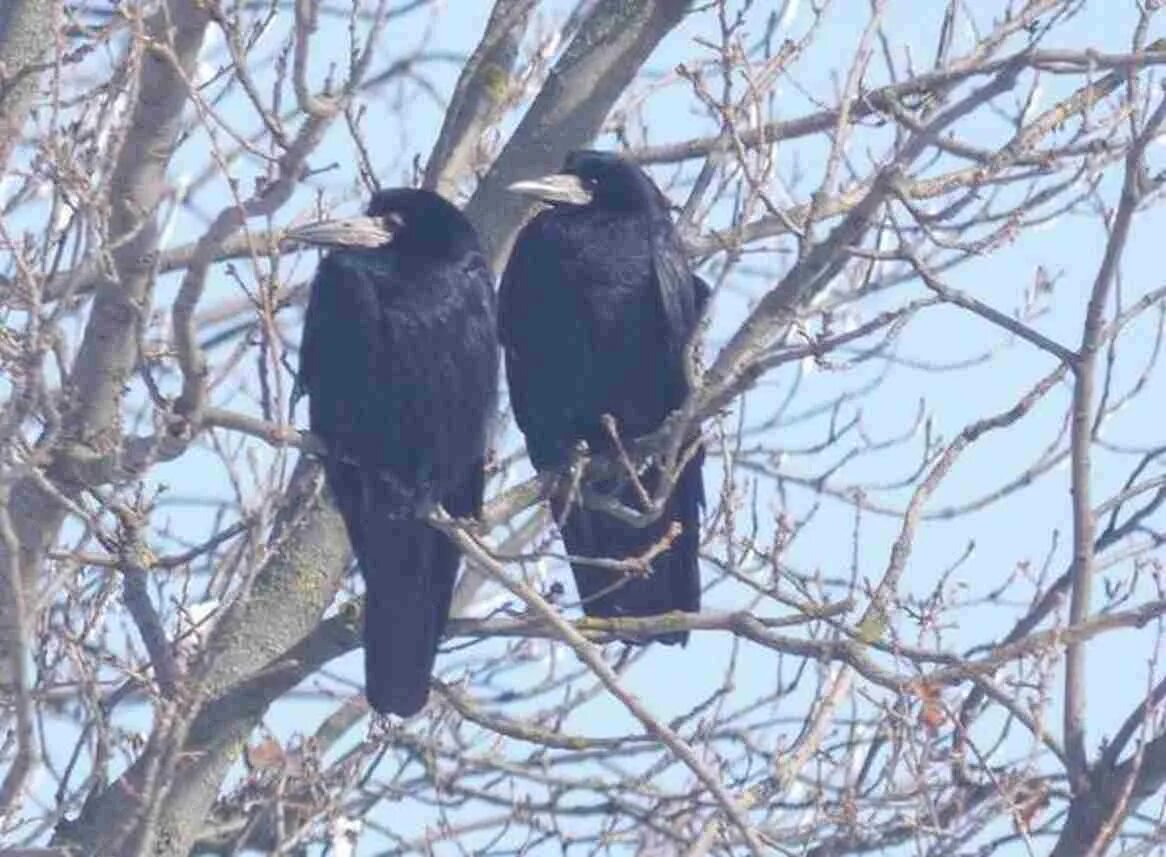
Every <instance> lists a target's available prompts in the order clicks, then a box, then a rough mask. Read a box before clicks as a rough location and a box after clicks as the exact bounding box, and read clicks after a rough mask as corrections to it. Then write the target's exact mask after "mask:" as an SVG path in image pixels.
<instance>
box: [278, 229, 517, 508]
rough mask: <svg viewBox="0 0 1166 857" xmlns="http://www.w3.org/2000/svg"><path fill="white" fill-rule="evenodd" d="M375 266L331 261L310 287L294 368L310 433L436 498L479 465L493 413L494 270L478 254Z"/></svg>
mask: <svg viewBox="0 0 1166 857" xmlns="http://www.w3.org/2000/svg"><path fill="white" fill-rule="evenodd" d="M371 255H372V254H369V253H367V252H361V251H356V252H352V251H343V252H333V253H331V254H330V255H329V256H328V257H327V258H326V259H325V260H324V261H323V262H322V263H321V265H320V270H319V272H318V273H317V276H316V280H315V282H314V283H313V287H312V296H311V303H310V305H309V308H308V313H307V316H306V318H305V336H304V344H303V353H302V356H301V367H302V368H301V374H302V375H303V376H304V377H305V382H306V386H307V388H308V390H307V392H308V393H309V395H310V397H311V398H310V416H311V426H312V430H313V431H314V432H318V433H319V434H320V435H321V437H322V439H323V440H324V442H325V444H326V445H327V446H328V448H329V450H330V451H333V450H334V451H335V453H336V454H339V455H341V456H343V457H346V458H350V459H352V460H354V461H356V462H359V463H361V464H364V465H367V466H372V467H377V468H385V469H387V470H388V471H389V472H390V473H392V474H394V475H396V476H397V477H398V479H399V481H400V482H401V483H402V484H403V485H405V486H412V487H418V486H420V487H423V488H426V489H427V490H429V491H431V492H432V494H433V495H434V498H437V497H440V495H441V493H442V492H443V491H445V490H449V489H450V488H452V487H454V486H456V485H457V484H458V483H459V482H460V480H461V479H462V476H463V474H464V471H465V468H466V467H467V466H468V465H469V464H470V463H471V462H472V461H474V460H476V459H480V458H481V457H482V455H483V453H484V449H485V443H486V437H485V429H486V424H487V422H488V419H489V415H490V414H491V413H492V411H493V409H494V406H495V401H496V395H497V369H498V355H497V347H496V344H495V338H494V314H495V311H494V295H493V289H492V285H491V277H490V273H489V269H488V268H487V267H486V263H485V260H484V258H482V256H481V254H480V253H476V252H475V253H473V254H468V255H466V256H465V257H463V258H461V259H459V260H456V262H447V263H444V264H437V263H426V264H418V263H416V262H413V263H410V264H402V263H401V261H400V260H399V259H396V258H394V257H392V256H391V255H390V254H380V255H381V256H382V257H385V258H382V259H380V260H376V259H370V258H369V257H370V256H371ZM412 499H414V500H416V499H420V497H414V498H412Z"/></svg>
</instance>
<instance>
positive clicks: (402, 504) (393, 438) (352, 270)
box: [288, 188, 499, 716]
mask: <svg viewBox="0 0 1166 857" xmlns="http://www.w3.org/2000/svg"><path fill="white" fill-rule="evenodd" d="M288 237H289V238H292V239H294V240H297V241H302V242H305V243H309V244H317V245H321V246H326V247H332V248H334V249H332V251H331V252H329V253H328V254H327V255H326V256H325V257H324V258H323V260H322V261H321V262H320V266H319V268H318V269H317V271H316V276H315V279H314V280H313V281H312V290H311V296H310V298H309V301H308V309H307V314H306V315H305V317H304V333H303V340H302V342H301V345H300V366H299V377H298V379H297V384H296V387H297V391H296V398H298V396H299V395H300V394H302V393H304V392H306V393H307V394H308V396H309V397H310V407H309V412H310V416H311V429H312V432H313V433H314V434H316V435H318V436H319V437H320V438H321V439H322V440H323V442H324V445H325V447H326V453H325V455H324V467H325V474H326V477H327V482H328V487H329V488H330V489H331V491H332V495H333V497H334V498H335V500H336V505H337V507H338V508H339V510H340V514H341V515H342V516H343V518H344V523H345V526H346V527H347V529H348V537H349V540H350V541H351V542H352V547H353V550H354V552H355V553H356V558H357V562H358V563H359V565H360V570H361V573H362V574H363V575H364V582H365V589H366V590H367V607H366V611H365V616H364V664H365V695H366V696H367V697H368V701H369V703H371V705H372V707H373V708H374V709H376V710H377V711H379V712H382V713H386V712H393V713H396V714H400V715H402V716H408V715H410V714H414V713H416V712H417V711H418V710H420V709H421V707H422V706H424V705H425V701H426V699H427V698H428V694H429V677H430V675H431V673H432V672H433V663H434V659H435V658H436V655H437V647H438V643H439V642H440V640H441V636H442V633H443V631H444V629H445V624H446V620H447V619H448V618H449V606H450V599H451V597H452V594H453V585H454V578H455V576H456V574H457V568H458V562H459V560H460V554H459V551H458V549H457V548H456V547H455V546H454V544H453V542H452V541H450V540H449V539H448V538H447V537H446V536H445V535H444V534H443V533H441V532H440V531H438V530H436V529H433V528H432V527H430V526H429V525H428V524H427V523H426V522H425V521H424V520H422V517H423V515H424V514H425V512H426V511H428V510H429V509H431V508H432V506H433V504H434V503H442V504H443V505H444V506H445V508H446V510H447V511H448V512H449V513H450V514H451V515H453V516H455V517H470V516H478V515H480V514H481V510H482V492H483V487H484V485H483V482H484V470H483V464H484V460H485V455H486V441H487V430H488V423H489V420H490V417H491V415H492V414H493V412H494V409H495V403H496V398H497V392H498V359H499V358H498V340H497V327H496V319H495V307H494V291H493V277H492V275H491V272H490V268H489V265H488V264H487V262H486V259H485V257H484V256H483V254H482V250H481V247H480V244H479V242H478V237H477V234H476V233H475V231H474V228H473V226H471V225H470V222H469V221H468V220H467V219H466V218H465V216H464V215H463V214H462V213H461V212H460V211H458V210H457V209H456V208H455V207H454V206H453V205H451V204H450V203H448V202H446V201H445V200H444V199H442V198H441V197H440V196H437V195H436V194H434V193H430V192H429V191H424V190H413V189H409V188H398V189H394V190H386V191H379V192H378V193H376V194H375V195H374V196H373V198H372V202H371V203H370V204H369V207H368V212H367V216H365V217H353V218H348V219H345V220H331V221H325V222H322V223H315V224H311V225H308V226H304V227H300V228H298V229H293V230H291V231H289V232H288Z"/></svg>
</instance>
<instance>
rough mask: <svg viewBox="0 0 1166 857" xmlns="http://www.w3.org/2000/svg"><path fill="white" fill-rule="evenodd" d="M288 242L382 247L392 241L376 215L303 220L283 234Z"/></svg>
mask: <svg viewBox="0 0 1166 857" xmlns="http://www.w3.org/2000/svg"><path fill="white" fill-rule="evenodd" d="M284 237H285V238H287V239H288V240H291V241H299V242H301V243H304V244H314V245H316V246H319V247H363V248H366V249H373V248H376V247H383V246H384V245H386V244H388V243H389V242H390V241H392V240H393V232H392V230H390V229H389V228H388V227H387V226H386V225H385V222H384V220H382V219H381V218H379V217H344V218H338V219H336V220H321V221H320V222H318V223H306V224H304V225H303V226H297V227H295V228H293V229H289V230H287V231H286V232H285V233H284Z"/></svg>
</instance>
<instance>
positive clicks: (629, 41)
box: [466, 0, 689, 269]
mask: <svg viewBox="0 0 1166 857" xmlns="http://www.w3.org/2000/svg"><path fill="white" fill-rule="evenodd" d="M688 8H689V2H688V0H642V2H638V3H629V2H626V0H603V2H601V3H599V4H598V5H597V6H596V8H595V9H594V10H593V11H592V13H591V15H590V16H588V18H587V20H586V21H584V23H583V25H582V26H581V27H580V28H579V32H578V34H577V35H576V36H575V38H574V39H573V40H572V41H571V44H570V45H569V46H568V47H567V50H566V52H565V53H564V54H563V56H562V58H561V59H560V60H559V62H558V63H557V64H556V65H555V67H554V69H553V70H552V71H551V74H550V77H549V78H548V79H547V81H546V83H545V84H544V85H543V88H542V90H541V91H540V92H539V94H538V96H537V97H536V98H535V100H534V103H533V104H532V105H531V106H530V109H529V110H528V111H527V112H526V114H525V115H524V116H523V118H522V122H521V123H520V124H519V126H518V129H517V130H516V131H515V132H514V136H513V137H511V138H510V142H509V143H507V144H506V147H505V148H504V149H503V150H502V152H501V153H500V154H499V155H498V158H497V160H496V161H495V162H494V165H493V167H492V168H491V169H490V172H489V173H488V174H487V176H486V177H485V179H484V180H483V181H482V184H481V185H480V186H479V187H478V190H477V192H476V193H475V194H474V196H473V198H472V199H471V200H470V202H469V204H468V205H467V206H466V213H467V214H468V215H469V217H470V219H471V220H472V221H473V222H474V225H475V226H476V227H477V228H478V233H479V234H480V235H481V237H482V241H483V243H484V244H485V246H486V248H487V252H488V253H489V255H490V259H491V261H492V262H493V264H494V267H495V269H498V268H500V267H501V266H502V263H503V262H504V261H505V259H506V256H507V254H509V252H510V244H511V242H512V241H513V240H514V235H515V233H516V232H517V231H518V227H519V226H520V225H521V224H522V221H523V220H524V219H525V217H526V216H527V214H528V213H529V212H530V210H531V209H532V208H533V205H532V203H531V202H530V200H529V199H526V198H524V197H520V196H518V195H516V194H512V193H507V191H506V187H507V186H508V185H510V184H511V183H513V182H516V181H518V180H519V179H521V178H529V177H530V176H532V175H539V174H541V173H547V172H552V171H554V170H556V169H558V168H559V167H561V166H562V163H563V158H564V157H565V156H566V154H567V152H569V151H570V150H572V149H575V148H578V147H579V146H581V145H585V144H586V143H589V142H590V141H591V140H592V139H593V138H594V137H595V135H596V134H597V133H598V132H599V129H600V127H601V126H602V124H603V120H604V118H605V117H606V116H607V114H608V111H610V110H611V107H612V105H613V104H614V103H615V101H616V99H617V98H619V96H620V95H621V94H622V93H623V91H624V90H625V89H627V87H628V85H629V84H630V83H631V82H632V79H633V78H634V77H635V75H636V72H637V71H639V68H640V66H641V65H643V64H644V61H645V60H647V58H648V57H649V55H651V53H652V51H653V50H655V48H656V46H657V45H658V44H660V40H661V39H663V38H664V37H665V36H666V35H667V34H668V33H669V32H671V30H672V29H673V28H674V27H675V26H676V25H677V24H679V23H680V21H681V20H682V19H683V18H684V16H685V14H686V13H687V11H688Z"/></svg>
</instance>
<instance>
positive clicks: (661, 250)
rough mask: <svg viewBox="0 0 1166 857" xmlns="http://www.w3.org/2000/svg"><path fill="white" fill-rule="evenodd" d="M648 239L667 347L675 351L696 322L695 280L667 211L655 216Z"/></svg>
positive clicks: (688, 335)
mask: <svg viewBox="0 0 1166 857" xmlns="http://www.w3.org/2000/svg"><path fill="white" fill-rule="evenodd" d="M651 239H652V268H653V272H654V274H655V276H656V287H657V289H658V290H659V294H660V304H661V306H662V307H663V310H664V321H665V329H666V331H667V335H668V348H669V350H670V351H672V352H673V353H678V352H679V351H680V350H681V349H683V348H684V346H685V345H687V343H688V338H689V337H690V336H691V335H692V330H693V327H694V326H695V324H696V319H697V310H696V295H695V294H694V292H695V289H694V287H695V285H696V281H695V279H694V278H693V275H692V273H691V271H690V270H689V267H688V259H687V258H686V257H685V255H684V247H683V245H682V244H681V242H680V236H679V235H678V234H677V232H676V228H675V227H674V226H673V225H672V222H671V220H669V219H668V216H667V214H663V215H660V216H658V217H657V218H656V219H655V222H654V223H653V224H652V226H651ZM701 282H703V281H701Z"/></svg>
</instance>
